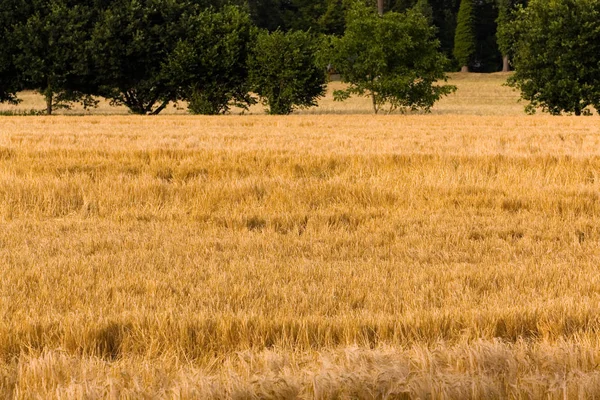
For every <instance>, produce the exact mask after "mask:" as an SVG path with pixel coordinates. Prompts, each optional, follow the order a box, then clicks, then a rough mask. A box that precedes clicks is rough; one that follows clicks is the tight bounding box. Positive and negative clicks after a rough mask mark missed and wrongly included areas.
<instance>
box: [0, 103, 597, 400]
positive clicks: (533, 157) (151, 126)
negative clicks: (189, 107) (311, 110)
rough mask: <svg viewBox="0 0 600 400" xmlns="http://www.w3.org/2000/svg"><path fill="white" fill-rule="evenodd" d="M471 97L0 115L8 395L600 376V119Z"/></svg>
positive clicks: (434, 385)
mask: <svg viewBox="0 0 600 400" xmlns="http://www.w3.org/2000/svg"><path fill="white" fill-rule="evenodd" d="M451 106H452V107H463V106H461V105H460V104H459V105H457V104H454V105H451ZM464 107H466V106H464ZM458 114H461V113H456V115H435V114H434V115H411V116H402V115H393V116H371V115H298V116H289V117H269V116H230V117H192V116H182V115H181V116H163V117H156V118H142V117H132V116H85V117H66V116H62V117H61V116H59V117H52V118H48V117H0V227H1V229H0V266H1V269H2V277H1V279H0V296H1V298H0V316H1V317H2V318H1V319H0V359H1V360H2V361H1V362H0V377H1V378H0V392H1V393H2V394H3V395H5V396H6V397H15V398H32V397H36V396H39V397H44V398H94V397H99V398H111V397H113V398H118V397H124V398H127V397H142V396H147V397H162V398H211V397H212V398H249V397H250V398H251V397H252V396H254V397H258V398H293V397H297V398H319V399H321V398H322V399H325V398H335V397H337V398H419V397H421V398H424V397H427V396H431V397H435V398H468V397H471V398H494V397H496V398H505V397H519V398H520V397H529V398H537V397H540V396H543V395H548V396H550V397H556V398H581V397H589V396H593V395H595V394H598V393H599V389H598V384H599V382H600V381H599V380H598V379H599V378H598V374H597V371H596V368H597V367H596V366H597V359H598V357H599V356H600V344H599V343H598V336H597V332H598V329H599V328H600V321H599V319H598V315H599V312H600V306H599V304H600V274H598V272H597V271H598V268H597V265H598V262H599V261H600V250H599V249H600V247H599V246H598V243H599V241H600V228H599V226H600V224H599V222H600V221H599V219H600V202H599V200H600V197H599V194H600V192H599V189H600V180H599V179H600V157H599V154H598V153H599V152H600V150H599V149H600V143H599V140H600V128H599V127H600V124H598V119H597V117H590V118H574V117H561V118H556V117H548V116H534V117H528V116H512V115H499V116H494V115H481V116H480V115H467V114H468V113H464V115H458ZM471 114H477V113H476V112H473V113H471Z"/></svg>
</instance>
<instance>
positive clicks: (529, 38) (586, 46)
mask: <svg viewBox="0 0 600 400" xmlns="http://www.w3.org/2000/svg"><path fill="white" fill-rule="evenodd" d="M512 29H513V30H514V31H513V33H512V35H513V37H514V38H515V45H514V53H515V56H514V65H515V70H516V71H515V74H514V75H513V76H512V77H511V78H510V79H509V82H510V84H511V85H512V86H514V87H516V88H517V89H519V90H520V91H521V96H522V98H523V99H525V100H528V101H529V102H530V104H529V105H528V107H527V110H528V111H530V112H534V111H535V109H536V108H541V109H542V110H544V111H547V112H549V113H551V114H554V115H558V114H561V113H563V112H566V113H573V114H575V115H581V114H585V113H589V109H588V108H587V107H589V106H591V107H593V108H595V109H596V110H599V111H600V1H598V0H551V1H547V0H532V1H531V2H530V4H529V6H528V7H527V8H525V9H523V8H521V9H520V10H519V11H518V15H517V20H516V22H515V23H514V24H513V27H512Z"/></svg>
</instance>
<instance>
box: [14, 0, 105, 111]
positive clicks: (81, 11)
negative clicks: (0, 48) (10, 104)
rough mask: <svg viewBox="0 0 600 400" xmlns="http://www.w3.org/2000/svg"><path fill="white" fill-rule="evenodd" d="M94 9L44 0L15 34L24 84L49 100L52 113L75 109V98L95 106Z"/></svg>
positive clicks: (48, 103)
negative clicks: (91, 47) (91, 45)
mask: <svg viewBox="0 0 600 400" xmlns="http://www.w3.org/2000/svg"><path fill="white" fill-rule="evenodd" d="M92 16H93V14H92V10H91V9H90V8H89V7H87V6H86V5H85V4H83V5H81V4H69V3H68V2H67V1H64V0H50V1H48V2H45V3H41V4H40V5H39V7H36V8H35V9H34V10H33V13H32V14H31V15H30V16H29V18H27V20H26V21H25V22H23V23H20V24H18V25H17V26H16V27H15V29H14V32H13V35H12V38H13V40H14V44H15V47H16V49H17V50H18V52H17V53H16V54H15V56H14V62H15V65H16V67H17V69H18V71H19V74H20V75H21V78H22V79H23V82H24V85H25V86H26V87H28V88H30V89H36V90H37V91H39V92H40V93H41V94H42V95H44V98H45V100H46V113H47V114H48V115H50V114H52V112H53V110H54V109H56V108H69V107H70V104H71V103H73V102H81V103H82V104H83V105H84V106H85V107H89V106H94V105H95V103H96V102H95V100H94V99H93V98H92V97H91V94H92V93H94V89H95V88H94V87H93V85H92V84H90V82H92V81H93V77H92V70H91V62H90V58H89V56H88V55H89V51H88V48H87V47H86V46H87V44H88V42H89V36H90V31H91V26H92V24H93V18H92Z"/></svg>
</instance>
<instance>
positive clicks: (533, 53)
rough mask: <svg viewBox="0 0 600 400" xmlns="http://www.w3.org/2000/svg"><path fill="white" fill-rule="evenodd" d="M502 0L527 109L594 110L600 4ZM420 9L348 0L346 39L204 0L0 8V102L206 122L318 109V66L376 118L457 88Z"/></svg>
mask: <svg viewBox="0 0 600 400" xmlns="http://www.w3.org/2000/svg"><path fill="white" fill-rule="evenodd" d="M477 1H483V0H461V4H460V7H459V8H460V12H459V17H460V18H459V28H460V29H457V30H456V32H455V33H456V40H455V48H454V53H455V56H456V59H459V60H461V61H464V62H461V64H463V67H464V69H468V68H469V62H470V61H469V60H471V58H470V57H473V54H474V53H473V52H474V50H473V49H474V48H476V47H477V46H476V45H474V44H473V43H474V41H473V37H474V36H473V32H474V30H473V29H472V28H473V24H472V21H473V4H474V2H477ZM502 1H503V3H502V4H504V5H503V6H502V7H504V8H503V10H504V11H502V12H501V13H500V17H499V21H500V24H499V27H500V29H499V30H498V34H497V37H498V39H499V40H498V43H499V45H500V48H501V49H502V53H503V54H504V55H505V58H506V59H508V58H509V57H510V58H511V59H512V63H513V65H514V66H515V69H516V72H515V73H514V75H512V76H511V78H510V79H509V84H510V85H512V86H513V87H515V88H517V89H519V90H520V91H521V94H522V97H523V98H524V99H526V100H528V101H529V102H530V104H529V106H528V111H532V112H533V111H535V110H536V109H539V108H541V109H543V110H545V111H548V112H550V113H552V114H560V113H562V112H567V113H573V114H576V115H582V114H589V113H590V112H591V111H590V110H591V109H592V108H595V109H596V110H599V109H600V0H551V1H548V0H531V1H530V2H529V4H528V6H527V7H523V6H522V4H520V3H519V2H518V0H502ZM430 11H431V7H430V5H429V2H428V1H427V0H419V1H418V2H417V3H415V4H414V6H413V7H412V8H410V9H407V10H406V11H404V12H402V13H397V12H387V13H384V14H383V15H378V13H377V12H376V8H375V5H374V4H369V5H365V3H364V2H363V0H355V1H354V3H353V5H352V6H350V7H349V8H348V9H347V11H346V14H345V20H344V24H345V29H344V32H343V35H341V36H335V35H328V36H327V35H321V36H319V35H315V34H314V33H312V32H310V31H309V32H306V31H302V30H289V31H282V30H275V31H273V32H269V31H267V30H260V29H258V28H257V27H256V25H255V22H254V21H253V19H252V15H251V14H250V13H249V12H248V8H247V7H246V8H244V7H239V6H231V5H226V6H221V7H220V8H218V9H217V8H213V7H208V8H207V5H206V4H204V3H202V1H201V0H123V1H118V0H84V1H74V0H3V1H2V2H0V40H1V41H2V43H3V45H2V46H0V101H12V102H15V101H18V100H17V98H16V93H18V91H20V90H23V89H35V90H38V91H39V92H40V93H42V94H43V95H44V96H45V98H46V103H47V113H48V114H50V113H52V111H53V110H54V109H55V108H57V107H68V106H69V104H71V103H72V102H76V101H77V102H81V103H83V104H84V106H86V107H89V106H94V105H95V104H96V102H97V100H96V99H97V98H98V97H99V96H100V97H105V98H107V99H109V100H110V101H111V103H113V104H122V105H126V106H127V107H129V109H130V110H131V111H132V112H134V113H138V114H158V113H159V112H161V111H162V110H163V109H164V108H165V107H166V106H167V105H168V104H169V103H171V102H179V101H186V102H187V103H188V104H189V108H190V110H191V111H192V112H195V113H203V114H219V113H225V112H227V111H228V110H229V108H230V107H232V106H239V107H248V106H250V105H252V104H254V103H256V102H257V101H261V102H263V103H264V104H265V105H266V106H267V108H268V110H269V112H270V113H274V114H286V113H290V112H292V111H293V110H294V109H295V108H297V107H309V106H312V105H315V104H316V101H317V99H318V98H319V97H320V96H322V95H323V94H324V91H325V82H326V78H325V67H326V66H329V67H333V68H334V69H335V70H336V71H337V72H339V73H340V74H341V76H342V80H343V81H345V82H347V83H348V86H347V89H345V90H340V91H337V92H335V93H334V96H335V99H336V100H344V99H347V98H348V97H350V96H352V95H361V96H369V97H370V98H371V99H372V103H373V109H374V111H375V112H378V111H379V110H381V109H383V108H384V107H385V108H387V109H388V110H395V109H401V110H415V109H422V110H429V109H430V108H431V106H432V105H433V104H434V103H435V101H437V100H438V99H439V98H440V97H442V96H444V95H447V94H449V93H451V92H452V91H453V90H455V88H454V87H452V86H449V85H446V84H445V83H444V82H445V81H446V75H445V72H444V71H447V70H448V69H449V68H450V61H449V60H448V58H447V57H446V56H445V55H444V54H443V52H440V49H441V45H440V41H439V39H438V38H436V32H437V30H436V28H435V27H434V26H432V25H431V18H432V17H431V16H432V14H431V12H430ZM380 14H381V13H380ZM438 82H441V84H438ZM251 94H253V95H258V99H256V98H255V97H254V96H253V95H251Z"/></svg>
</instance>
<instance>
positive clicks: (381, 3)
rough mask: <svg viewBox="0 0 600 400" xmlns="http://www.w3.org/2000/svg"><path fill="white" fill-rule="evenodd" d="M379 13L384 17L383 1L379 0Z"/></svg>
mask: <svg viewBox="0 0 600 400" xmlns="http://www.w3.org/2000/svg"><path fill="white" fill-rule="evenodd" d="M377 12H379V16H380V17H383V0H377Z"/></svg>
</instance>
